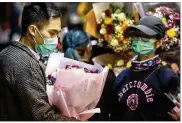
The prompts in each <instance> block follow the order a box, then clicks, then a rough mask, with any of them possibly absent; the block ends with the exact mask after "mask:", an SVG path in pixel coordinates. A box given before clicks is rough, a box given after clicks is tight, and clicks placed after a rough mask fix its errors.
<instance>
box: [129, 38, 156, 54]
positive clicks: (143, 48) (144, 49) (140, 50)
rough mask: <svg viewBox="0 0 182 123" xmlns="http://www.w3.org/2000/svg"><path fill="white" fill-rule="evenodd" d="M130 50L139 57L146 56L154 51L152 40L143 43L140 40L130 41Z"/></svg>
mask: <svg viewBox="0 0 182 123" xmlns="http://www.w3.org/2000/svg"><path fill="white" fill-rule="evenodd" d="M132 50H133V51H134V52H135V53H136V54H137V55H139V56H146V55H148V54H150V53H152V52H154V51H155V48H154V40H153V39H148V41H146V40H145V41H143V40H142V39H141V38H138V39H132Z"/></svg>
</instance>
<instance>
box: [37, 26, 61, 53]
mask: <svg viewBox="0 0 182 123" xmlns="http://www.w3.org/2000/svg"><path fill="white" fill-rule="evenodd" d="M36 30H37V32H38V33H39V35H40V37H41V38H42V39H43V41H44V43H43V44H42V45H40V44H37V42H36V44H35V50H36V52H38V53H40V54H41V55H50V54H51V53H52V52H53V51H54V50H55V49H56V46H57V44H58V38H57V37H56V38H47V39H44V38H43V36H42V35H41V33H40V31H39V30H38V29H37V28H36Z"/></svg>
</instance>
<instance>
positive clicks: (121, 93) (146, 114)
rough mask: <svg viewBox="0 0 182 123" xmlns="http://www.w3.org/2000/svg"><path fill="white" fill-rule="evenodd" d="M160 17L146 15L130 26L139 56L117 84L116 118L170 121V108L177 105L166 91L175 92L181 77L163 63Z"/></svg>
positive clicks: (137, 55)
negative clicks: (157, 50) (160, 51)
mask: <svg viewBox="0 0 182 123" xmlns="http://www.w3.org/2000/svg"><path fill="white" fill-rule="evenodd" d="M164 34H165V27H164V25H163V23H162V21H161V19H159V18H157V17H154V16H145V17H143V18H141V19H140V21H139V24H138V25H136V26H132V27H129V28H128V29H127V30H126V32H125V36H128V37H131V41H132V44H131V47H132V50H133V51H134V52H135V54H136V56H135V57H134V58H133V59H132V66H131V67H130V68H128V69H125V70H124V71H122V72H121V73H120V74H119V76H118V77H117V78H116V82H115V86H114V91H113V93H114V95H115V96H113V99H112V100H113V101H114V105H113V108H112V113H111V120H114V121H123V120H124V121H170V120H174V119H173V118H172V117H171V116H170V115H169V114H168V112H170V111H171V109H173V108H174V107H175V105H174V103H173V102H172V101H171V100H170V99H168V98H167V96H165V94H164V93H168V92H171V93H172V92H175V91H176V90H177V87H179V77H178V75H177V74H176V73H174V72H173V71H172V70H171V69H170V68H168V67H166V66H162V65H161V58H160V57H159V55H158V53H157V52H156V49H157V48H159V47H160V45H161V41H160V39H161V38H163V37H164Z"/></svg>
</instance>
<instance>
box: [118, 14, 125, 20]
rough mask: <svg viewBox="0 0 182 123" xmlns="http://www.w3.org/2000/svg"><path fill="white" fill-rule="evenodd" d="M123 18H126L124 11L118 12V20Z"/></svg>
mask: <svg viewBox="0 0 182 123" xmlns="http://www.w3.org/2000/svg"><path fill="white" fill-rule="evenodd" d="M125 19H126V16H125V14H124V13H120V14H118V20H119V21H124V20H125Z"/></svg>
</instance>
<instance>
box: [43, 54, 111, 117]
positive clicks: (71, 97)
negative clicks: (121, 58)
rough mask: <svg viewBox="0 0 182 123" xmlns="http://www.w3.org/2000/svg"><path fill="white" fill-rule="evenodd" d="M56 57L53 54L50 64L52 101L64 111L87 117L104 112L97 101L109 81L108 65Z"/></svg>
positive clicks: (65, 114)
mask: <svg viewBox="0 0 182 123" xmlns="http://www.w3.org/2000/svg"><path fill="white" fill-rule="evenodd" d="M55 58H56V56H55V55H51V57H50V58H49V61H48V66H47V68H46V76H47V77H48V79H49V81H50V82H48V83H49V85H47V94H48V97H49V103H50V104H51V105H55V106H56V107H57V108H58V109H59V110H60V111H61V114H62V115H64V116H67V117H75V118H76V119H78V120H83V121H84V120H88V119H89V118H90V117H91V116H93V115H94V114H95V113H100V109H99V108H96V105H97V104H98V102H99V100H100V97H101V94H102V91H103V88H104V85H105V81H106V78H107V74H108V71H109V69H108V67H104V68H103V67H102V66H101V65H99V64H95V65H89V64H86V63H83V62H80V61H75V60H72V59H68V58H64V57H59V58H56V59H57V60H56V59H55ZM58 62H59V63H58ZM56 69H57V70H56ZM50 73H51V74H50Z"/></svg>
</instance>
